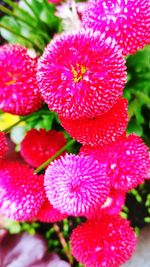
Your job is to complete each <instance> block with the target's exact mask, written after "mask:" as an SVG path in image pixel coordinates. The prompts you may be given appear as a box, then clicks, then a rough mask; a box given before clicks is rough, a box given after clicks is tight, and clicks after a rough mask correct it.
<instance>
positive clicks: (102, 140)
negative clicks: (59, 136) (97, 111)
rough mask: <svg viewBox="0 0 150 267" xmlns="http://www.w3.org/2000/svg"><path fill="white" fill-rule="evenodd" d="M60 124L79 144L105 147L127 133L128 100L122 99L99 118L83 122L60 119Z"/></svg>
mask: <svg viewBox="0 0 150 267" xmlns="http://www.w3.org/2000/svg"><path fill="white" fill-rule="evenodd" d="M60 122H61V124H62V126H63V127H64V128H65V130H66V131H67V132H68V133H69V134H70V135H71V136H72V137H73V138H75V139H76V140H77V141H78V142H80V143H82V144H84V145H85V144H89V145H91V146H101V147H103V146H104V145H109V144H110V143H112V142H115V141H116V140H117V139H118V137H120V136H121V135H122V134H123V132H124V131H125V129H126V126H127V123H128V114H127V100H126V99H120V100H119V101H118V102H117V103H116V104H115V105H114V106H113V108H112V109H110V110H109V111H108V112H106V113H104V114H103V115H101V116H99V117H95V118H89V119H83V120H72V119H65V118H63V117H60Z"/></svg>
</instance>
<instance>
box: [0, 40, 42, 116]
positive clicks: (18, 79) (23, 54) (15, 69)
mask: <svg viewBox="0 0 150 267" xmlns="http://www.w3.org/2000/svg"><path fill="white" fill-rule="evenodd" d="M36 64H37V59H36V58H30V57H29V56H28V54H27V50H26V48H24V47H22V46H20V45H11V44H7V45H4V46H1V47H0V73H1V80H0V109H2V110H3V111H5V112H9V113H11V114H17V115H27V114H29V113H32V112H34V111H36V110H37V109H39V108H40V106H41V104H42V100H41V96H40V94H39V89H38V86H37V83H36Z"/></svg>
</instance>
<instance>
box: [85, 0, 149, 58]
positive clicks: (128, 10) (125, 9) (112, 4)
mask: <svg viewBox="0 0 150 267" xmlns="http://www.w3.org/2000/svg"><path fill="white" fill-rule="evenodd" d="M149 18H150V5H149V2H148V1H147V0H137V1H133V0H126V1H125V0H120V1H118V0H111V1H110V0H105V1H102V0H91V1H89V4H88V5H87V8H86V9H85V11H84V12H83V16H82V20H83V25H84V27H85V28H92V29H93V30H98V31H100V32H102V33H104V35H105V36H106V37H111V38H114V39H115V40H116V43H117V44H118V45H119V46H120V48H122V50H123V53H124V55H128V54H133V53H135V52H136V51H137V50H138V49H141V48H143V47H144V46H145V45H146V44H149V43H150V31H149V28H150V19H149Z"/></svg>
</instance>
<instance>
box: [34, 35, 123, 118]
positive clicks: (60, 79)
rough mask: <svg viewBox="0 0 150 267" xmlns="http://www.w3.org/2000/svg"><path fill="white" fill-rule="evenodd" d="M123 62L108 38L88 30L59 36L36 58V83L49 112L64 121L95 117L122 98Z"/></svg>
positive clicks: (116, 48)
mask: <svg viewBox="0 0 150 267" xmlns="http://www.w3.org/2000/svg"><path fill="white" fill-rule="evenodd" d="M124 63H125V61H124V58H123V56H122V54H121V52H120V51H119V50H118V47H116V46H115V44H114V42H113V41H112V40H111V38H107V39H103V35H102V34H101V35H100V34H99V33H97V32H95V33H93V32H91V31H85V32H84V31H83V32H78V33H74V34H71V33H70V34H62V35H61V36H60V37H58V38H55V40H53V41H52V42H51V43H50V44H49V45H48V46H47V48H46V49H45V51H44V54H43V56H42V57H41V58H40V59H39V62H38V71H37V81H38V85H39V88H40V91H41V94H42V96H43V99H44V100H45V102H46V103H47V104H48V107H49V109H51V110H53V111H55V112H57V113H58V114H59V115H61V116H63V117H65V118H68V119H70V118H71V119H78V118H90V117H95V116H98V115H100V114H102V113H104V112H106V111H108V110H109V109H110V108H111V107H112V106H113V105H114V103H115V102H117V100H118V98H119V97H120V96H121V95H122V92H123V88H124V84H125V81H126V72H125V69H126V67H125V64H124Z"/></svg>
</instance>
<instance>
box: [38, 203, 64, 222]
mask: <svg viewBox="0 0 150 267" xmlns="http://www.w3.org/2000/svg"><path fill="white" fill-rule="evenodd" d="M67 216H68V215H67V214H64V213H61V212H60V211H59V210H57V209H55V208H54V207H53V206H52V205H51V204H50V202H49V201H48V199H47V198H46V200H45V202H44V204H43V205H42V207H41V209H40V210H39V212H38V214H37V215H36V219H37V220H38V221H41V222H47V223H48V222H51V223H53V222H57V221H61V220H63V219H65V218H66V217H67Z"/></svg>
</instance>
